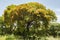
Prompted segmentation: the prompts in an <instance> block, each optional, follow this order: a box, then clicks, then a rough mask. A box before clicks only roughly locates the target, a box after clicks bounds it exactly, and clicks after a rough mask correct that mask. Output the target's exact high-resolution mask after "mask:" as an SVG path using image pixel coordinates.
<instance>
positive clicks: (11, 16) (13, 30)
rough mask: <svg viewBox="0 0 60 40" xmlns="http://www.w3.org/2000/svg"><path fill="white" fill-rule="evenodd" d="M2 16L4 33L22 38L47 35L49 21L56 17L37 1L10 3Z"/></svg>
mask: <svg viewBox="0 0 60 40" xmlns="http://www.w3.org/2000/svg"><path fill="white" fill-rule="evenodd" d="M3 17H4V20H3V22H4V27H5V28H4V30H3V31H4V33H5V34H14V35H19V36H23V38H24V39H25V38H26V37H28V38H30V37H31V36H32V38H33V39H34V37H35V36H37V37H40V36H42V35H43V34H44V35H43V36H45V35H47V30H48V28H49V24H50V22H51V21H55V20H56V19H57V18H56V15H55V13H54V12H53V11H52V10H50V9H46V7H45V6H44V5H42V4H40V3H37V2H30V3H26V4H20V5H10V6H8V7H7V9H6V10H5V11H4V15H3ZM0 20H1V19H0ZM8 39H9V38H8Z"/></svg>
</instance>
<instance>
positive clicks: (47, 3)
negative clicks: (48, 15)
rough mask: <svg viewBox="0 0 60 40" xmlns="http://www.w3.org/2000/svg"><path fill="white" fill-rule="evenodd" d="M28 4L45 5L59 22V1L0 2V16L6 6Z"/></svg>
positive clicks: (18, 0) (22, 0)
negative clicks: (37, 3) (53, 12)
mask: <svg viewBox="0 0 60 40" xmlns="http://www.w3.org/2000/svg"><path fill="white" fill-rule="evenodd" d="M28 2H39V3H41V4H43V5H45V6H46V7H47V8H50V9H52V10H53V11H55V13H56V15H57V18H58V20H57V22H60V0H0V16H1V15H2V14H3V12H4V9H6V7H7V6H8V5H11V4H16V5H18V4H22V3H28Z"/></svg>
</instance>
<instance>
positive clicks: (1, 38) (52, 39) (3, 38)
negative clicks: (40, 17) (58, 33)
mask: <svg viewBox="0 0 60 40" xmlns="http://www.w3.org/2000/svg"><path fill="white" fill-rule="evenodd" d="M7 37H8V38H9V37H11V38H13V36H12V35H8V36H0V40H6V38H7ZM46 39H48V40H60V37H58V38H57V37H56V38H54V37H52V36H49V37H46ZM41 40H44V37H42V39H41Z"/></svg>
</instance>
